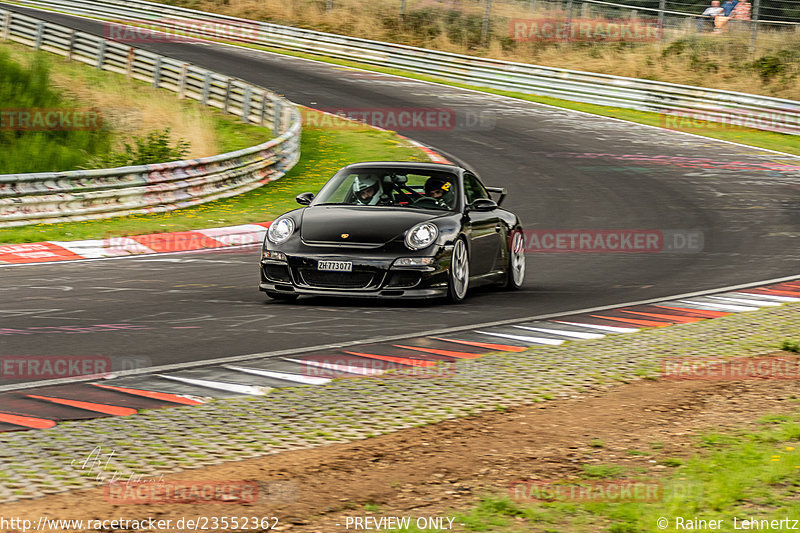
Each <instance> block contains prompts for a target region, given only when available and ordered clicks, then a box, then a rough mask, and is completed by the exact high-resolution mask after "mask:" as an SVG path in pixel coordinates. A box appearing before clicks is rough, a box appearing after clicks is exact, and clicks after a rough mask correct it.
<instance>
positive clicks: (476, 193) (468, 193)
mask: <svg viewBox="0 0 800 533" xmlns="http://www.w3.org/2000/svg"><path fill="white" fill-rule="evenodd" d="M464 196H465V199H466V205H467V206H469V205H470V204H472V202H474V201H475V200H477V199H479V198H490V197H489V193H488V192H487V191H486V188H485V187H484V186H483V185H482V184H481V182H480V181H478V178H477V177H475V176H474V175H473V174H470V173H469V172H467V173H465V174H464ZM465 216H466V218H467V221H466V223H467V224H468V225H469V228H470V231H469V236H470V270H471V272H472V275H475V276H478V275H481V274H486V273H488V272H491V271H492V270H493V269H494V268H495V261H496V260H497V257H498V255H499V253H500V246H501V244H502V239H503V232H502V225H501V222H500V217H499V215H498V212H497V209H494V210H492V211H473V210H470V209H469V208H468V207H467V208H466V215H465Z"/></svg>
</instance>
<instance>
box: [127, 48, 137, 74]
mask: <svg viewBox="0 0 800 533" xmlns="http://www.w3.org/2000/svg"><path fill="white" fill-rule="evenodd" d="M134 61H136V49H135V48H134V47H133V46H131V47H130V48H128V64H127V66H126V69H125V76H126V77H128V78H130V77H132V76H133V63H134Z"/></svg>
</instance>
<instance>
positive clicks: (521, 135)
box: [0, 5, 800, 384]
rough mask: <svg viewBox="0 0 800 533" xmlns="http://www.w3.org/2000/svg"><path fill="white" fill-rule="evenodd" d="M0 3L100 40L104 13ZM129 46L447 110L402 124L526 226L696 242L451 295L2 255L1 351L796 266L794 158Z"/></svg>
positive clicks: (216, 257)
mask: <svg viewBox="0 0 800 533" xmlns="http://www.w3.org/2000/svg"><path fill="white" fill-rule="evenodd" d="M4 7H6V8H9V9H12V10H15V11H19V12H25V13H28V14H30V15H31V16H35V17H39V18H44V19H46V20H50V21H53V22H57V23H60V24H63V25H67V26H71V27H75V28H78V29H82V30H84V31H90V32H92V33H95V34H100V35H102V23H98V22H94V21H88V20H83V19H77V18H73V17H69V16H65V15H58V14H50V13H43V12H38V11H33V10H27V9H23V8H19V7H16V6H7V5H4ZM139 46H140V47H142V48H146V49H149V50H153V51H156V52H159V53H162V54H165V55H169V56H172V57H175V58H178V59H182V60H185V61H190V62H192V63H195V64H198V65H202V66H204V67H208V68H211V69H214V70H216V71H218V72H222V73H225V74H228V75H233V76H237V77H240V78H243V79H245V80H248V81H250V82H253V83H256V84H259V85H261V86H264V87H267V88H269V89H272V90H274V91H276V92H278V93H281V94H283V95H285V96H286V97H287V98H289V99H290V100H292V101H293V102H296V103H298V104H302V105H307V106H310V107H316V108H379V109H380V108H442V107H445V108H450V109H453V110H455V112H456V114H457V117H458V126H457V127H456V128H455V129H452V130H430V131H409V132H404V133H405V134H406V135H408V136H410V137H412V138H414V139H416V140H418V141H421V142H423V143H426V144H429V145H431V146H432V147H434V148H436V149H438V150H440V151H442V152H443V153H445V154H446V155H448V156H450V157H453V158H456V159H458V160H461V161H464V162H465V163H466V164H468V165H469V166H471V167H472V168H474V169H475V170H476V171H477V172H478V173H479V174H480V175H481V176H482V177H483V178H484V181H485V182H487V184H488V185H493V186H504V187H506V188H507V189H508V190H509V196H508V198H507V199H506V201H505V203H504V207H507V208H509V209H511V210H513V211H515V212H516V213H518V214H519V215H520V217H521V218H522V220H523V223H524V224H525V226H526V228H527V229H548V230H557V229H613V228H626V229H647V230H653V229H656V230H693V231H699V232H701V233H702V236H703V243H704V244H703V250H702V251H701V252H694V253H666V252H662V253H648V254H621V253H617V254H614V253H606V254H586V253H560V254H542V253H533V254H529V255H528V258H527V259H528V275H527V280H526V283H525V286H524V288H523V290H521V291H518V292H514V293H502V292H492V291H482V290H479V291H476V292H475V293H474V294H473V295H472V296H471V297H470V298H469V299H468V300H467V302H465V303H464V304H462V305H457V306H449V305H444V304H440V303H433V304H430V305H418V304H411V303H403V302H388V303H387V302H373V301H350V302H347V301H345V302H342V301H334V300H327V299H321V298H307V299H301V300H299V301H298V302H297V303H295V304H285V303H275V302H271V301H266V299H265V297H264V296H263V295H262V293H260V292H258V290H257V282H258V250H257V249H256V248H254V247H250V248H243V249H233V250H225V251H216V252H202V253H184V254H173V255H164V256H158V257H138V258H129V259H116V260H105V261H86V262H72V263H63V264H45V265H31V266H15V267H11V268H2V269H0V294H2V296H1V297H0V334H1V335H2V342H0V357H2V356H3V355H13V356H34V355H39V356H41V355H50V356H81V355H86V356H98V355H104V356H108V357H111V358H112V359H113V360H118V361H127V362H128V363H130V362H131V361H133V362H134V363H133V364H135V365H136V366H137V367H141V366H148V365H151V364H152V365H163V364H170V363H182V362H191V361H202V360H205V359H211V358H219V357H225V356H233V355H241V354H249V353H256V352H270V351H277V350H286V349H291V348H303V347H309V346H315V345H322V344H336V343H344V342H350V341H355V340H364V341H369V340H370V339H373V338H376V337H382V336H387V335H396V334H409V335H420V334H425V333H426V332H428V331H431V330H436V329H442V328H447V327H457V326H464V325H469V324H473V323H479V322H488V321H494V320H504V319H513V318H522V317H529V316H533V315H538V314H544V313H555V312H562V311H563V312H567V311H571V310H577V309H584V308H588V307H594V306H601V305H610V304H615V303H623V302H630V301H635V300H644V299H648V298H655V297H662V296H669V295H672V294H678V293H685V292H690V291H696V290H704V289H713V288H716V287H723V286H729V285H736V284H740V283H748V282H755V281H759V280H766V279H772V278H779V277H783V276H790V275H794V274H797V273H798V271H800V252H799V251H798V250H799V249H800V247H798V246H797V242H798V238H799V237H800V158H793V157H789V156H782V155H779V154H775V153H770V152H768V151H762V150H758V149H754V148H748V147H743V146H738V145H734V144H728V143H723V142H718V141H714V140H709V139H704V138H699V137H693V136H688V135H684V134H681V133H678V132H673V131H668V130H661V129H656V128H650V127H645V126H639V125H635V124H630V123H626V122H622V121H615V120H611V119H607V118H602V117H595V116H590V115H584V114H579V113H573V112H570V111H565V110H560V109H554V108H548V107H545V106H540V105H536V104H532V103H526V102H521V101H514V100H511V99H507V98H502V97H497V96H493V95H486V94H481V93H476V92H471V91H466V90H461V89H456V88H452V87H447V86H443V85H436V84H430V83H424V82H418V81H413V80H406V79H401V78H395V77H391V76H386V75H382V74H376V73H368V72H363V71H359V70H352V69H346V68H343V67H337V66H333V65H327V64H324V63H320V62H312V61H306V60H301V59H296V58H292V57H288V56H281V55H276V54H269V53H262V52H256V51H251V50H245V49H237V48H233V47H226V46H221V45H211V44H197V43H169V44H164V43H160V44H142V45H139ZM481 118H482V122H480V120H481ZM476 121H477V122H478V124H474V122H476ZM781 165H783V166H781ZM0 241H2V233H1V232H0ZM0 384H8V382H7V381H3V380H0Z"/></svg>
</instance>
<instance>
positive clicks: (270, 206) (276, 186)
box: [0, 128, 426, 243]
mask: <svg viewBox="0 0 800 533" xmlns="http://www.w3.org/2000/svg"><path fill="white" fill-rule="evenodd" d="M301 151H302V154H303V156H302V159H301V160H300V161H299V162H298V163H297V165H295V167H294V168H293V169H292V170H290V171H289V172H288V173H287V175H286V176H284V177H283V178H281V179H279V180H277V181H275V182H272V183H269V184H267V185H264V186H263V187H260V188H258V189H255V190H253V191H250V192H248V193H245V194H242V195H239V196H235V197H232V198H227V199H224V200H217V201H214V202H209V203H207V204H203V205H200V206H197V207H192V208H187V209H180V210H176V211H172V212H170V213H164V214H160V215H131V216H126V217H116V218H111V219H105V220H92V221H85V222H65V223H57V224H35V225H29V226H20V227H18V228H3V229H0V243H23V242H38V241H46V240H77V239H102V238H106V237H112V236H123V235H141V234H147V233H159V232H168V231H183V230H190V229H198V228H207V227H213V226H232V225H236V224H245V223H248V222H265V221H268V220H272V219H273V218H274V217H276V216H278V215H280V214H281V213H284V212H285V211H288V210H290V209H294V208H296V207H299V205H298V204H297V203H296V202H295V200H294V198H295V196H297V195H298V194H300V193H301V192H306V191H313V192H317V191H318V190H319V189H320V187H321V186H322V185H323V184H324V183H325V182H326V181H327V180H328V179H329V178H330V177H331V176H332V175H333V174H334V173H335V172H336V171H337V170H338V169H339V168H341V167H343V166H345V165H347V164H350V163H355V162H357V161H371V160H419V161H425V160H426V157H425V155H424V154H423V153H422V152H421V151H420V150H418V149H417V148H413V147H410V146H407V145H406V144H405V143H404V142H402V140H401V139H399V138H397V137H396V136H395V135H394V134H392V133H388V132H382V131H376V130H373V129H367V128H365V129H363V130H346V131H326V130H320V129H304V130H303V137H302V142H301Z"/></svg>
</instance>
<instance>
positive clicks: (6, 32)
mask: <svg viewBox="0 0 800 533" xmlns="http://www.w3.org/2000/svg"><path fill="white" fill-rule="evenodd" d="M10 36H11V11H6V14H5V16H4V17H3V40H4V41H8V38H9V37H10Z"/></svg>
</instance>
